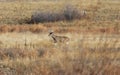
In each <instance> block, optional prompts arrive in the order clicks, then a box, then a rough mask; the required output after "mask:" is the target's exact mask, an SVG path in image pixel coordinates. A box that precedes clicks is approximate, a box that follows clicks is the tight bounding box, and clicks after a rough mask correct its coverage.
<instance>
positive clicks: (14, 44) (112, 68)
mask: <svg viewBox="0 0 120 75" xmlns="http://www.w3.org/2000/svg"><path fill="white" fill-rule="evenodd" d="M61 35H66V36H68V37H70V38H71V40H70V42H69V44H68V45H67V44H63V43H62V44H61V43H58V44H57V45H55V44H54V43H53V42H52V41H50V38H49V37H48V33H41V34H33V33H30V32H26V33H6V34H1V36H0V39H2V40H0V41H1V44H0V45H1V52H0V55H1V56H0V57H1V59H0V60H1V62H0V63H1V66H6V67H7V68H8V69H7V70H8V72H9V71H10V72H12V75H16V74H17V75H29V74H32V75H39V74H42V75H43V74H44V75H59V74H60V75H61V74H62V75H68V74H69V75H73V74H75V75H76V74H78V75H90V74H92V75H99V74H104V75H108V74H115V75H119V70H120V64H119V63H120V61H119V59H120V51H119V49H120V39H119V37H120V36H119V35H83V34H75V33H74V34H71V33H66V34H65V33H64V34H61ZM76 37H77V38H76ZM25 39H26V41H25ZM6 67H2V71H3V72H5V71H4V70H6ZM5 73H7V72H5ZM8 74H10V73H8Z"/></svg>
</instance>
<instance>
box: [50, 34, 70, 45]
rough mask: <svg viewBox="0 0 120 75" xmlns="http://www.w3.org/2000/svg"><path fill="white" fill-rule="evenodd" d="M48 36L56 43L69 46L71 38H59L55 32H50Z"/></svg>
mask: <svg viewBox="0 0 120 75" xmlns="http://www.w3.org/2000/svg"><path fill="white" fill-rule="evenodd" d="M48 36H50V37H51V38H52V39H53V41H54V43H66V44H68V41H69V40H70V39H69V37H67V36H57V35H55V34H54V32H50V33H49V35H48Z"/></svg>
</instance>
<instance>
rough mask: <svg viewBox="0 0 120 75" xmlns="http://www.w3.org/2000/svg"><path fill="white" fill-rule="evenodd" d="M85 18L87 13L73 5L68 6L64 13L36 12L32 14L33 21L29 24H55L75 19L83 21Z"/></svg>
mask: <svg viewBox="0 0 120 75" xmlns="http://www.w3.org/2000/svg"><path fill="white" fill-rule="evenodd" d="M84 16H85V11H79V10H78V9H77V8H75V7H73V6H72V5H66V6H65V7H64V8H63V11H62V12H61V11H59V12H49V11H46V12H43V11H36V12H34V13H33V14H32V16H31V20H30V21H28V22H27V23H39V22H55V21H64V20H66V21H71V20H74V19H81V18H83V17H84Z"/></svg>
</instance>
